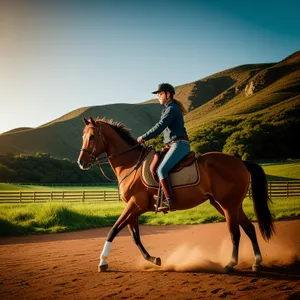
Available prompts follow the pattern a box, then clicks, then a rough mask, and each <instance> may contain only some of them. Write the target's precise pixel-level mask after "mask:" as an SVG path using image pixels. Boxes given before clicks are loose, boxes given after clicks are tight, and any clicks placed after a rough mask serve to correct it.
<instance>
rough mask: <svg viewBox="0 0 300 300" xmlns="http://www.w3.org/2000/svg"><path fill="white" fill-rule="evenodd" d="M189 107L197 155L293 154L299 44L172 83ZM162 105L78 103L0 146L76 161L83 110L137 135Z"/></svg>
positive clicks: (299, 124)
mask: <svg viewBox="0 0 300 300" xmlns="http://www.w3.org/2000/svg"><path fill="white" fill-rule="evenodd" d="M176 98H177V99H178V100H180V101H181V102H182V103H183V104H184V106H185V107H186V108H187V109H188V111H189V112H188V114H187V115H186V116H185V120H186V127H187V130H188V133H189V136H190V138H191V142H192V148H193V150H195V151H196V152H197V153H198V154H200V153H203V152H207V151H223V152H226V153H229V154H233V155H237V156H240V157H242V158H244V159H245V158H251V159H253V158H254V159H258V158H262V159H268V158H297V157H299V153H300V148H299V147H300V146H298V144H299V143H296V142H295V139H296V136H297V135H298V132H299V130H300V121H299V117H298V116H299V115H300V51H297V52H295V53H294V54H292V55H290V56H289V57H287V58H285V59H283V60H282V61H280V62H277V63H276V62H274V63H268V64H251V65H243V66H237V67H234V68H231V69H228V70H224V71H222V72H219V73H216V74H213V75H211V76H208V77H206V78H203V79H201V80H198V81H195V82H191V83H187V84H182V85H180V86H177V87H176ZM160 111H161V107H160V105H159V104H158V103H157V100H155V99H151V100H148V101H145V102H143V103H140V104H112V105H103V106H94V107H83V108H79V109H77V110H74V111H72V112H69V113H67V114H65V115H63V116H62V117H60V118H58V119H55V120H53V121H51V122H49V123H46V124H43V125H41V126H39V127H37V128H32V129H28V128H26V129H15V130H11V131H9V132H6V133H4V134H1V135H0V153H3V154H5V153H29V154H34V153H36V152H46V153H49V154H50V155H51V156H54V157H58V158H63V157H66V158H69V159H71V160H76V158H77V156H78V153H79V149H80V147H81V132H82V129H83V123H82V120H81V119H82V116H85V117H88V116H92V117H106V118H107V119H110V118H111V119H113V120H115V121H119V122H122V123H124V124H125V126H126V127H127V128H130V129H132V134H133V136H139V135H140V134H142V133H144V132H145V131H146V130H148V129H149V128H150V127H152V126H153V125H154V124H155V123H156V122H157V120H158V119H159V116H160Z"/></svg>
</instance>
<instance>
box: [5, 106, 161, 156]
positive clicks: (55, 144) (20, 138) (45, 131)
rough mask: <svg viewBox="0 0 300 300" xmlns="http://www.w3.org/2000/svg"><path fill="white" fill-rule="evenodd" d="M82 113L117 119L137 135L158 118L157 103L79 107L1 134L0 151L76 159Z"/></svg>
mask: <svg viewBox="0 0 300 300" xmlns="http://www.w3.org/2000/svg"><path fill="white" fill-rule="evenodd" d="M83 116H84V117H86V118H88V117H89V116H92V117H106V118H107V119H111V118H112V119H114V120H118V121H120V122H122V123H124V124H126V126H127V127H128V128H131V129H132V134H133V135H134V136H138V135H139V134H142V133H144V132H145V131H146V130H147V129H148V128H149V127H150V126H152V125H153V120H154V119H158V118H159V116H160V106H159V105H158V104H148V105H138V104H112V105H103V106H94V107H87V108H84V109H78V110H75V111H73V112H70V113H68V114H66V115H64V116H62V117H61V118H59V119H57V120H54V121H52V122H50V123H47V124H44V125H41V126H39V127H38V128H34V129H30V130H26V131H23V132H22V131H21V132H11V133H5V134H2V135H0V153H29V154H34V153H36V152H45V153H50V155H51V156H54V157H58V158H69V159H72V160H76V159H77V157H78V155H79V150H80V148H81V144H82V138H81V137H82V130H83V128H84V123H83V122H82V117H83Z"/></svg>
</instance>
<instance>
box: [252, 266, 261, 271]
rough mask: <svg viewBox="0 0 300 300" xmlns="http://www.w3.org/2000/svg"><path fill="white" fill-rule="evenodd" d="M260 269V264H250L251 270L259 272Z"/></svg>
mask: <svg viewBox="0 0 300 300" xmlns="http://www.w3.org/2000/svg"><path fill="white" fill-rule="evenodd" d="M261 269H262V266H261V265H253V266H252V271H254V272H259V271H261Z"/></svg>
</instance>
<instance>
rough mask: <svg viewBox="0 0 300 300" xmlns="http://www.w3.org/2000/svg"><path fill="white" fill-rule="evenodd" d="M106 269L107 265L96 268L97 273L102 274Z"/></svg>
mask: <svg viewBox="0 0 300 300" xmlns="http://www.w3.org/2000/svg"><path fill="white" fill-rule="evenodd" d="M107 269H108V264H105V265H102V266H100V265H99V266H98V272H104V271H106V270H107Z"/></svg>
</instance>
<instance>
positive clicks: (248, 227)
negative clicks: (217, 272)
mask: <svg viewBox="0 0 300 300" xmlns="http://www.w3.org/2000/svg"><path fill="white" fill-rule="evenodd" d="M239 221H240V225H241V226H242V228H243V230H244V231H245V233H246V234H247V235H248V237H249V238H250V240H251V242H252V246H253V250H254V256H255V261H254V264H253V265H252V269H253V270H254V271H256V270H257V269H259V268H260V267H261V265H260V263H261V262H262V256H261V253H260V249H259V246H258V242H257V238H256V233H255V227H254V225H253V224H252V223H251V222H250V220H249V219H248V217H247V216H246V214H245V213H244V211H243V208H241V209H240V211H239Z"/></svg>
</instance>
